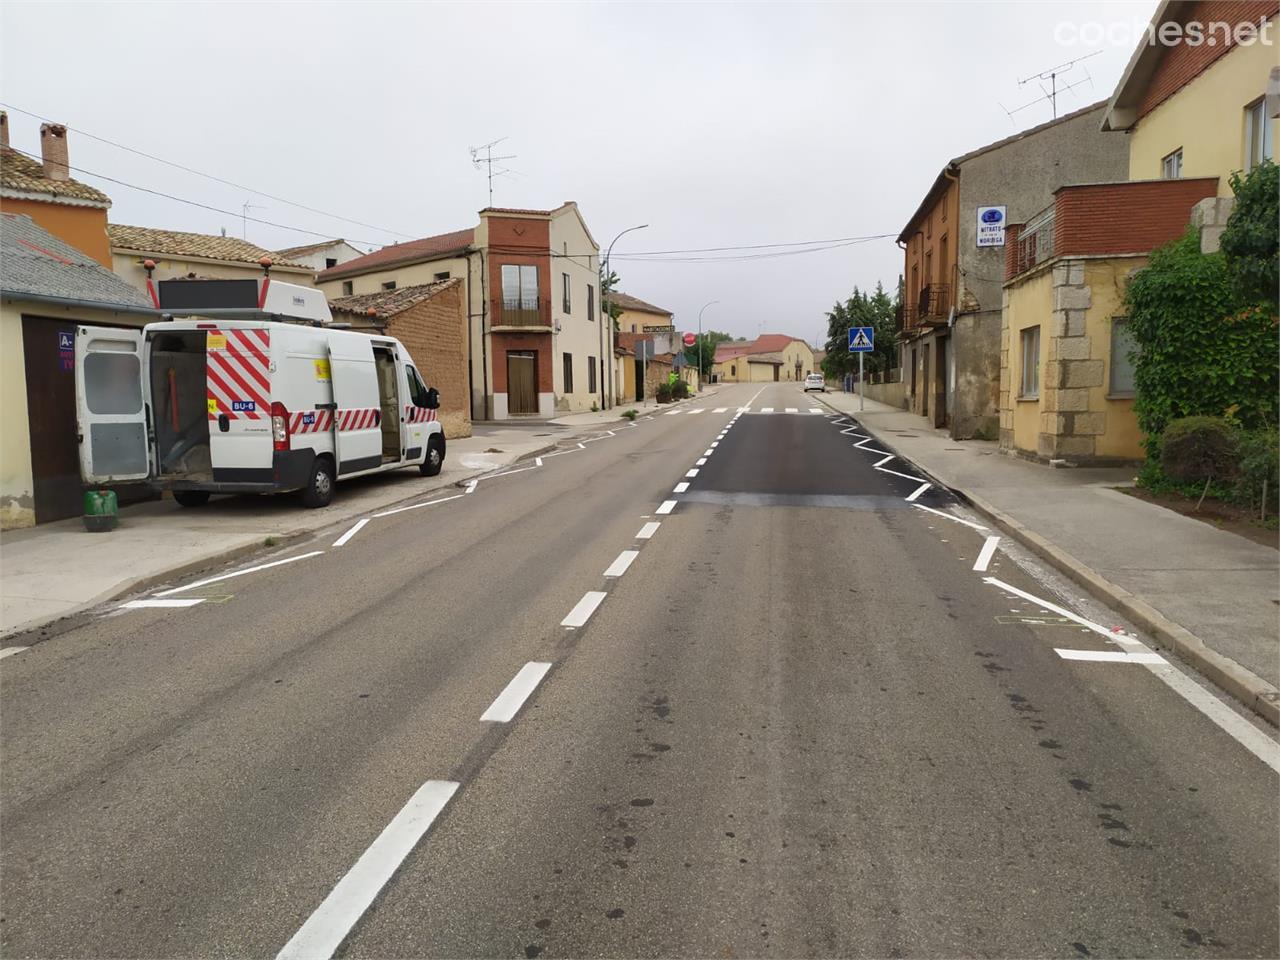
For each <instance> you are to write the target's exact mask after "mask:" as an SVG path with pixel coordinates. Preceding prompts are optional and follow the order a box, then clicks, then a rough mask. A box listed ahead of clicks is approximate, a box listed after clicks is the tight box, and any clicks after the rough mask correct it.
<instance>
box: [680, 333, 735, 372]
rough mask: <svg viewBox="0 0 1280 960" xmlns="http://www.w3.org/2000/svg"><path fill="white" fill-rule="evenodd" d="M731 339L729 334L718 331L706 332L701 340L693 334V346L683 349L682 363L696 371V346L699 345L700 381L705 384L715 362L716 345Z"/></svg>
mask: <svg viewBox="0 0 1280 960" xmlns="http://www.w3.org/2000/svg"><path fill="white" fill-rule="evenodd" d="M732 339H733V337H732V336H731V335H730V334H727V333H721V332H720V331H719V330H708V331H707V332H706V333H704V334H703V335H702V337H701V340H699V338H698V335H697V334H694V344H693V346H692V347H685V348H684V362H685V363H687V364H689V366H691V367H693V368H694V369H695V370H696V369H698V345H699V343H701V345H702V380H703V382H706V380H707V379H708V378H709V377H710V376H711V366H712V364H714V363H715V362H716V344H717V343H724V342H725V341H726V340H732Z"/></svg>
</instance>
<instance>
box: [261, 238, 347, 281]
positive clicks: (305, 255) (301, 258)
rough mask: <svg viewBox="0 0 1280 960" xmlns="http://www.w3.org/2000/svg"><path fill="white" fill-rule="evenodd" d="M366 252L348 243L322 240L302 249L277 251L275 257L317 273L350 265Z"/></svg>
mask: <svg viewBox="0 0 1280 960" xmlns="http://www.w3.org/2000/svg"><path fill="white" fill-rule="evenodd" d="M364 253H365V252H364V251H363V250H360V249H357V248H356V247H353V246H352V245H351V244H349V243H347V241H345V240H342V239H338V240H321V241H320V242H319V243H308V244H304V245H302V246H300V247H285V248H284V249H283V250H277V251H276V253H275V255H276V256H277V257H278V258H279V259H280V260H281V262H289V263H300V264H302V265H303V266H304V267H310V268H311V270H312V271H313V272H315V273H319V272H320V271H321V270H329V269H331V268H333V267H337V266H341V265H342V264H344V263H350V262H351V261H352V260H355V259H356V258H357V257H363V256H364Z"/></svg>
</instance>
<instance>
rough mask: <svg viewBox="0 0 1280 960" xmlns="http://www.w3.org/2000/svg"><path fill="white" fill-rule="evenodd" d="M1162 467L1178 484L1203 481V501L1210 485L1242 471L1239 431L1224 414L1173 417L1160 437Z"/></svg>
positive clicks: (1201, 501)
mask: <svg viewBox="0 0 1280 960" xmlns="http://www.w3.org/2000/svg"><path fill="white" fill-rule="evenodd" d="M1160 466H1161V467H1162V468H1163V469H1164V474H1165V476H1167V477H1168V478H1169V479H1171V480H1174V481H1176V482H1178V483H1203V484H1204V490H1203V491H1201V493H1200V503H1203V502H1204V498H1205V495H1206V494H1207V493H1208V492H1209V484H1211V483H1213V481H1215V480H1230V479H1232V478H1233V477H1235V476H1236V474H1237V473H1238V471H1239V442H1238V439H1237V437H1236V431H1235V430H1234V429H1233V428H1232V426H1231V424H1230V423H1228V422H1227V421H1226V420H1224V419H1222V418H1221V417H1183V418H1181V419H1180V420H1174V421H1173V422H1171V423H1170V424H1169V426H1168V427H1166V428H1165V431H1164V435H1163V436H1161V438H1160ZM1199 505H1200V504H1199V503H1198V504H1196V506H1197V507H1199Z"/></svg>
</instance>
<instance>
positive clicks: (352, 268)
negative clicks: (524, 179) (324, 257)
mask: <svg viewBox="0 0 1280 960" xmlns="http://www.w3.org/2000/svg"><path fill="white" fill-rule="evenodd" d="M475 235H476V232H475V231H474V230H455V231H454V232H453V233H441V234H437V235H436V236H434V237H423V238H422V239H421V240H407V241H405V242H404V243H393V244H392V245H391V246H389V247H383V248H382V249H381V250H375V251H373V253H366V254H365V255H364V256H363V257H356V258H355V259H354V260H348V261H347V262H346V263H340V264H338V265H337V266H336V267H330V268H329V269H328V270H322V271H321V272H320V273H319V275H318V276H317V277H316V282H317V283H323V282H324V281H326V280H336V279H339V278H341V277H353V276H357V275H359V274H362V273H370V272H371V271H374V270H386V269H387V268H389V267H394V266H398V265H400V264H402V263H416V262H418V261H420V260H431V259H434V258H436V257H439V256H440V255H442V254H446V253H457V252H460V251H462V250H465V249H467V248H468V247H470V246H471V244H472V243H473V242H475Z"/></svg>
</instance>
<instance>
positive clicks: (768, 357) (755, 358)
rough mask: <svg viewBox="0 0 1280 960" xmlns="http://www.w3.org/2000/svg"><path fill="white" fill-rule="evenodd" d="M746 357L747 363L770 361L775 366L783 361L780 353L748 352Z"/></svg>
mask: <svg viewBox="0 0 1280 960" xmlns="http://www.w3.org/2000/svg"><path fill="white" fill-rule="evenodd" d="M746 359H747V363H771V364H773V365H774V366H775V367H776V366H777V365H778V364H780V363H782V362H783V360H782V354H780V353H749V354H747V358H746Z"/></svg>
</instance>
